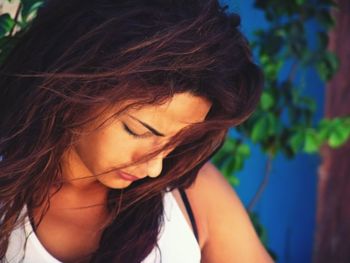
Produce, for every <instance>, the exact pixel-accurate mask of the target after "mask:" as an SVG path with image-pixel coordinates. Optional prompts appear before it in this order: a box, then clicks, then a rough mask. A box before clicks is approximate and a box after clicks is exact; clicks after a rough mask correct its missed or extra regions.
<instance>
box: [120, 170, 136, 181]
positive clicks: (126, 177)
mask: <svg viewBox="0 0 350 263" xmlns="http://www.w3.org/2000/svg"><path fill="white" fill-rule="evenodd" d="M117 174H118V175H119V176H120V177H121V178H123V179H124V180H128V181H135V180H138V179H139V178H138V177H136V176H134V175H131V174H128V173H124V172H121V171H117Z"/></svg>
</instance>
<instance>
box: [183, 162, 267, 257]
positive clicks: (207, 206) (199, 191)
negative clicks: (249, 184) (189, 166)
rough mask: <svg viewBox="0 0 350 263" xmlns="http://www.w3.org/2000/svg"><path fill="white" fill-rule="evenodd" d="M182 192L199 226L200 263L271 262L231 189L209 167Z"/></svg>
mask: <svg viewBox="0 0 350 263" xmlns="http://www.w3.org/2000/svg"><path fill="white" fill-rule="evenodd" d="M186 192H187V195H188V197H189V199H190V202H191V205H192V206H193V207H194V213H195V216H196V219H197V220H196V221H198V223H199V225H200V226H199V228H200V231H199V234H200V235H201V243H202V245H201V249H202V262H262V263H268V262H269V263H270V262H273V261H272V259H271V258H270V256H269V255H268V253H267V252H266V250H265V248H264V247H263V245H262V244H261V242H260V240H259V238H258V237H257V235H256V233H255V230H254V228H253V226H252V224H251V221H250V219H249V216H248V214H247V212H246V210H245V208H244V206H243V205H242V202H241V201H240V199H239V198H238V196H237V194H236V193H235V191H234V189H233V188H232V187H231V185H230V184H229V183H228V182H227V180H226V179H225V177H224V176H223V175H222V174H221V172H220V171H219V170H218V169H217V168H216V167H215V166H214V165H213V164H212V163H210V162H208V163H206V164H205V165H204V166H203V167H202V169H201V170H200V171H199V173H198V176H197V179H196V181H195V183H194V184H193V185H192V186H191V187H190V188H189V189H188V190H187V191H186Z"/></svg>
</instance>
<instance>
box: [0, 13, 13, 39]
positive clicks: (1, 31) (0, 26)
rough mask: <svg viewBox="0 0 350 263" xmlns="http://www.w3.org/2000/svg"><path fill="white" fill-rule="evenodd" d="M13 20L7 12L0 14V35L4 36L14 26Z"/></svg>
mask: <svg viewBox="0 0 350 263" xmlns="http://www.w3.org/2000/svg"><path fill="white" fill-rule="evenodd" d="M14 25H15V21H14V20H13V19H12V18H11V16H10V15H9V14H2V15H0V37H2V36H5V35H6V34H7V33H8V32H10V31H11V29H12V28H13V27H14Z"/></svg>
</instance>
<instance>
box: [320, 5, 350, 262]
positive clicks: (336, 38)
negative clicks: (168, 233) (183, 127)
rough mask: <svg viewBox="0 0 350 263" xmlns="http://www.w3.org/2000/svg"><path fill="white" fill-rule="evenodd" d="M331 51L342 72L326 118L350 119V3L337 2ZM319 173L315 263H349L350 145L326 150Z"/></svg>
mask: <svg viewBox="0 0 350 263" xmlns="http://www.w3.org/2000/svg"><path fill="white" fill-rule="evenodd" d="M337 3H338V6H339V8H338V10H334V17H335V19H336V27H335V29H334V30H333V31H332V32H331V33H330V43H329V44H330V45H329V49H330V50H331V51H333V52H335V53H336V54H337V55H338V57H339V58H340V69H339V71H338V72H337V74H336V75H335V76H334V78H333V79H332V80H331V81H330V82H329V83H328V85H327V88H326V112H325V114H326V117H329V118H332V117H337V116H346V115H350V1H349V0H338V1H337ZM322 157H323V163H322V165H321V167H320V171H319V183H318V201H317V230H316V240H315V251H314V262H315V263H333V262H334V263H349V262H350V143H349V142H348V143H347V144H346V145H344V146H342V147H341V148H339V149H336V150H332V149H330V148H328V147H325V148H324V149H323V150H322Z"/></svg>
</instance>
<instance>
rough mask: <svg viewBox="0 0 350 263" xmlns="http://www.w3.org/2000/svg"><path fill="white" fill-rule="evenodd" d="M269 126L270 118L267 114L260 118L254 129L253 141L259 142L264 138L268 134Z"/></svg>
mask: <svg viewBox="0 0 350 263" xmlns="http://www.w3.org/2000/svg"><path fill="white" fill-rule="evenodd" d="M268 127H269V123H268V119H267V118H266V117H265V116H263V117H261V118H260V119H258V120H257V122H256V123H255V125H254V127H253V130H252V134H251V139H252V141H253V142H258V141H261V140H263V139H264V138H265V137H266V136H267V133H268Z"/></svg>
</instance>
